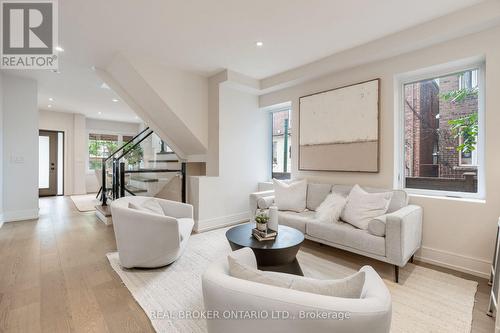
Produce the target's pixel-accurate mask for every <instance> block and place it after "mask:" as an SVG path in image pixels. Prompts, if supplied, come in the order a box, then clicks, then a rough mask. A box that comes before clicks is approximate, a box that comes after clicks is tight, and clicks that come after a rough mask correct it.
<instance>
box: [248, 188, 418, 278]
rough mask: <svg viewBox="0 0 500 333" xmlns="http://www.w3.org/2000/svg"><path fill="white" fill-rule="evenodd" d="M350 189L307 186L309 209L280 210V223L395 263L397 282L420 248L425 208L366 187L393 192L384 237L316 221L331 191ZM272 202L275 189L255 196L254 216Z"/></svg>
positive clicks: (401, 196) (401, 194) (395, 192)
mask: <svg viewBox="0 0 500 333" xmlns="http://www.w3.org/2000/svg"><path fill="white" fill-rule="evenodd" d="M351 188H352V186H350V185H331V184H308V185H307V197H306V198H307V199H306V207H307V209H306V210H305V211H304V212H301V213H295V212H290V211H279V212H278V221H279V224H282V225H287V226H290V227H293V228H296V229H298V230H300V231H302V232H303V233H304V235H305V237H306V238H307V239H310V240H313V241H316V242H319V243H322V244H326V245H329V246H333V247H337V248H340V249H343V250H347V251H350V252H354V253H358V254H361V255H364V256H367V257H370V258H374V259H377V260H380V261H384V262H387V263H390V264H393V265H394V268H395V280H396V282H398V279H399V267H403V266H405V265H406V263H407V262H408V261H409V260H410V259H412V258H413V255H414V254H415V252H416V251H417V250H418V249H419V248H420V246H421V240H422V208H421V207H419V206H416V205H408V194H407V193H406V192H405V191H402V190H387V189H376V188H364V190H366V191H367V192H388V191H392V192H393V196H392V199H391V202H390V205H389V209H388V211H387V216H386V223H385V230H383V232H382V233H381V234H379V235H375V234H372V233H370V232H369V231H367V230H362V229H358V228H356V227H354V226H352V225H350V224H348V223H344V222H342V221H339V222H337V223H324V222H319V221H318V220H317V219H316V218H315V209H316V208H317V207H318V206H319V205H320V204H321V202H323V200H324V199H325V198H326V196H327V195H328V194H329V193H330V192H336V193H340V194H342V195H343V196H347V195H348V194H349V192H350V190H351ZM273 200H274V191H272V190H271V191H262V192H256V193H252V194H251V195H250V212H252V213H253V214H254V215H255V213H256V212H257V210H258V209H264V210H265V209H268V208H269V207H270V206H272V205H273Z"/></svg>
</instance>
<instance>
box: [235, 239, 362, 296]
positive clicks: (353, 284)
mask: <svg viewBox="0 0 500 333" xmlns="http://www.w3.org/2000/svg"><path fill="white" fill-rule="evenodd" d="M240 251H245V252H246V253H245V254H246V256H245V257H249V256H250V255H251V254H250V251H252V250H251V249H250V248H243V249H240V250H237V251H235V252H232V253H230V254H229V255H228V257H227V260H228V265H229V275H231V276H232V277H235V278H238V279H243V280H247V281H252V282H257V283H262V284H267V285H271V286H276V287H281V288H288V289H293V290H299V291H303V292H307V293H312V294H318V295H325V296H332V297H342V298H360V297H361V293H362V291H363V286H364V284H365V272H364V271H359V272H356V273H354V274H353V275H351V276H348V277H345V278H343V279H338V280H319V279H313V278H307V277H303V276H298V275H292V274H286V273H278V272H272V271H261V270H259V269H257V268H255V266H254V265H252V264H250V265H248V264H246V262H248V261H249V260H248V258H241V257H242V256H241V255H239V253H238V252H240Z"/></svg>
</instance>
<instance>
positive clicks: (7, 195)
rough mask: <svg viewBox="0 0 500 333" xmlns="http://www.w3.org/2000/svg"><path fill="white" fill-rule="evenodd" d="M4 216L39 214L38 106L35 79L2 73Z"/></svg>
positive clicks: (19, 217) (6, 218)
mask: <svg viewBox="0 0 500 333" xmlns="http://www.w3.org/2000/svg"><path fill="white" fill-rule="evenodd" d="M2 90H3V103H2V105H3V110H2V111H3V112H2V113H3V123H2V125H3V142H2V146H3V154H2V163H3V170H2V171H3V177H2V178H3V179H2V192H3V220H4V221H6V222H8V221H17V220H27V219H34V218H37V217H38V107H37V102H38V101H37V98H38V97H37V96H38V95H37V94H38V92H37V83H36V81H35V80H32V79H26V78H20V77H16V76H10V75H2Z"/></svg>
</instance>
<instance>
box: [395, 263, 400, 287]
mask: <svg viewBox="0 0 500 333" xmlns="http://www.w3.org/2000/svg"><path fill="white" fill-rule="evenodd" d="M394 281H395V282H396V283H399V266H398V265H394Z"/></svg>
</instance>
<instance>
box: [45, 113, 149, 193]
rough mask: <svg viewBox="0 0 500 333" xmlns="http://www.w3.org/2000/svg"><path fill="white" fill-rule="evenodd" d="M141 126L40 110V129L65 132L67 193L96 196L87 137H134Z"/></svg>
mask: <svg viewBox="0 0 500 333" xmlns="http://www.w3.org/2000/svg"><path fill="white" fill-rule="evenodd" d="M139 127H140V126H139V124H137V123H126V122H120V121H109V120H101V119H90V118H85V116H83V115H81V114H75V113H69V112H55V111H47V110H40V111H39V128H40V129H45V130H52V131H62V132H64V194H65V195H74V194H85V193H94V192H97V191H98V189H99V186H98V183H97V179H96V178H95V175H94V172H88V165H87V163H88V134H89V133H90V132H94V133H105V134H125V135H135V134H137V133H138V132H139Z"/></svg>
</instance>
